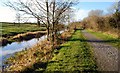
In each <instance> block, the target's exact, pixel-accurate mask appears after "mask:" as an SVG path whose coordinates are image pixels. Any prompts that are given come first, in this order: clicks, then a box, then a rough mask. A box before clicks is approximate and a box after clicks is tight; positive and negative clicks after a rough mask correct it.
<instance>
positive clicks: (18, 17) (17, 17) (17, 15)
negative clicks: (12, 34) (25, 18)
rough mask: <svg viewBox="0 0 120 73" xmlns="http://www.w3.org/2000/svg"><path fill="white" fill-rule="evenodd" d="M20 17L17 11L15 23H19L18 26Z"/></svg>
mask: <svg viewBox="0 0 120 73" xmlns="http://www.w3.org/2000/svg"><path fill="white" fill-rule="evenodd" d="M20 19H21V15H20V13H17V14H16V20H17V23H18V24H19V26H20Z"/></svg>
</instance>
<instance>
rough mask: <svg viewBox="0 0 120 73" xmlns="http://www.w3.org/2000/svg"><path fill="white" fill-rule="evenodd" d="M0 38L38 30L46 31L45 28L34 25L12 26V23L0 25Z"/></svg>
mask: <svg viewBox="0 0 120 73" xmlns="http://www.w3.org/2000/svg"><path fill="white" fill-rule="evenodd" d="M0 30H1V31H2V32H0V36H2V37H9V36H14V35H16V34H19V33H25V32H29V31H40V30H46V28H45V27H38V26H37V25H35V24H23V23H22V24H20V26H19V25H18V24H15V25H14V24H13V23H0Z"/></svg>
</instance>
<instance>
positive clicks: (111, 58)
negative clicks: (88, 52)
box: [82, 30, 120, 73]
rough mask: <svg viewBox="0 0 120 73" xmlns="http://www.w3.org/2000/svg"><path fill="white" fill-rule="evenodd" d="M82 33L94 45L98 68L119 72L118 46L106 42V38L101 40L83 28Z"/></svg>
mask: <svg viewBox="0 0 120 73" xmlns="http://www.w3.org/2000/svg"><path fill="white" fill-rule="evenodd" d="M82 33H83V35H84V36H85V38H86V39H87V40H86V41H87V42H89V43H90V44H91V45H92V46H93V52H94V56H95V59H96V62H97V65H98V70H99V71H117V72H118V71H119V70H120V69H119V68H120V64H119V63H120V60H118V59H119V58H118V52H119V53H120V51H118V50H117V48H115V47H113V46H111V45H109V44H107V43H105V42H104V41H105V40H100V39H99V38H97V37H96V36H94V35H92V34H91V33H89V32H86V31H85V30H83V31H82ZM119 73H120V71H119Z"/></svg>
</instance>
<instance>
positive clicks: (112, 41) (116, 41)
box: [87, 30, 120, 49]
mask: <svg viewBox="0 0 120 73" xmlns="http://www.w3.org/2000/svg"><path fill="white" fill-rule="evenodd" d="M87 31H88V32H90V33H92V34H94V35H95V36H97V37H99V38H100V39H103V40H106V41H109V44H111V45H113V46H115V47H117V48H118V49H119V48H120V45H119V44H120V39H118V38H116V37H114V36H112V35H110V34H105V33H102V32H94V31H92V30H87Z"/></svg>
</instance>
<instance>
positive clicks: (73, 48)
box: [36, 30, 97, 72]
mask: <svg viewBox="0 0 120 73" xmlns="http://www.w3.org/2000/svg"><path fill="white" fill-rule="evenodd" d="M80 39H84V37H83V35H82V34H81V31H80V30H77V31H76V32H75V33H74V34H73V35H72V37H71V38H70V39H69V40H68V41H67V42H66V43H64V44H62V45H61V46H60V47H61V48H60V49H59V50H54V57H53V58H52V60H51V61H49V62H48V65H47V67H46V70H45V72H56V71H58V72H66V71H68V72H80V71H97V66H96V63H95V61H94V60H93V56H92V53H91V50H90V48H91V47H90V46H89V45H88V44H87V42H82V41H81V40H80ZM36 71H41V68H38V69H36Z"/></svg>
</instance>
